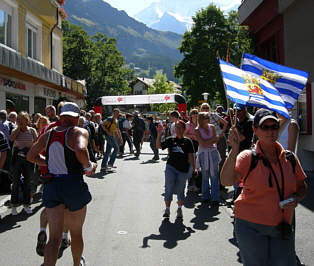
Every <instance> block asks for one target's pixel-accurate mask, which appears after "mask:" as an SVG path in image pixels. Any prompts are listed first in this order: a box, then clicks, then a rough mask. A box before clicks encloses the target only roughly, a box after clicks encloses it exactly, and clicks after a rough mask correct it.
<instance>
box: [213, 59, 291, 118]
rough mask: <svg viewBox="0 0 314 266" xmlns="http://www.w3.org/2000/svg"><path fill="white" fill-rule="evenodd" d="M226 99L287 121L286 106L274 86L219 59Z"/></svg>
mask: <svg viewBox="0 0 314 266" xmlns="http://www.w3.org/2000/svg"><path fill="white" fill-rule="evenodd" d="M219 65H220V69H221V72H222V77H223V82H224V84H225V88H226V94H227V97H228V98H229V99H230V100H231V101H233V102H235V103H239V104H243V105H248V106H255V107H259V108H267V109H270V110H273V111H275V112H277V113H279V114H282V115H283V116H285V117H287V118H288V119H289V112H288V110H287V108H286V104H285V102H284V100H283V99H282V97H281V95H280V94H279V92H278V90H277V89H276V88H275V86H274V85H273V84H272V83H270V82H268V81H266V80H265V79H262V78H261V77H258V76H256V75H251V74H250V73H248V72H246V71H244V70H242V69H240V68H237V67H235V66H234V65H232V64H230V63H227V62H225V61H223V60H221V59H219Z"/></svg>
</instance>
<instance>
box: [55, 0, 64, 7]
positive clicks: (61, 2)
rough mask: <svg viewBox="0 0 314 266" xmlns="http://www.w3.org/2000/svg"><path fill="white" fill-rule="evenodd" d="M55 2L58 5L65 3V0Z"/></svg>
mask: <svg viewBox="0 0 314 266" xmlns="http://www.w3.org/2000/svg"><path fill="white" fill-rule="evenodd" d="M57 2H58V4H59V5H60V6H63V5H64V4H65V0H57Z"/></svg>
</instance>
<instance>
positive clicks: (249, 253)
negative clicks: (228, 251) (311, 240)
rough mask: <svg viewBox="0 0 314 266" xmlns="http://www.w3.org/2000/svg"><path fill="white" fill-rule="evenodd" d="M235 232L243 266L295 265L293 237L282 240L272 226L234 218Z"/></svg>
mask: <svg viewBox="0 0 314 266" xmlns="http://www.w3.org/2000/svg"><path fill="white" fill-rule="evenodd" d="M234 229H235V234H236V238H237V241H238V246H239V249H240V254H241V259H242V262H243V265H244V266H252V265H253V266H268V265H271V266H296V254H295V250H294V244H293V242H294V238H293V234H291V237H290V239H288V240H282V239H281V238H280V233H279V231H278V230H277V229H276V228H275V227H274V226H268V225H262V224H256V223H251V222H248V221H244V220H242V219H239V218H236V219H235V224H234Z"/></svg>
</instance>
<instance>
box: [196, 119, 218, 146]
mask: <svg viewBox="0 0 314 266" xmlns="http://www.w3.org/2000/svg"><path fill="white" fill-rule="evenodd" d="M198 129H199V131H200V134H201V137H202V139H203V140H208V139H210V138H212V137H213V129H212V128H211V127H210V126H209V124H208V133H207V131H206V130H205V129H204V128H201V127H198ZM208 148H216V144H211V145H208V146H206V147H204V146H202V145H201V144H200V145H199V148H198V149H199V152H202V151H206V150H208Z"/></svg>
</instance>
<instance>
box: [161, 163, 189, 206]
mask: <svg viewBox="0 0 314 266" xmlns="http://www.w3.org/2000/svg"><path fill="white" fill-rule="evenodd" d="M187 177H188V173H183V172H180V171H178V170H177V169H176V168H174V167H173V166H171V165H170V164H166V170H165V201H172V196H173V194H174V193H177V197H178V201H183V200H184V189H185V184H186V180H187Z"/></svg>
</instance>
